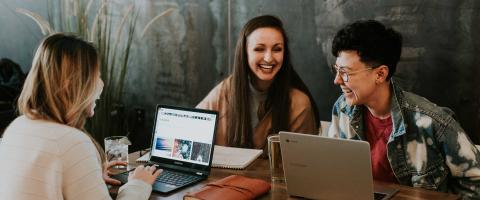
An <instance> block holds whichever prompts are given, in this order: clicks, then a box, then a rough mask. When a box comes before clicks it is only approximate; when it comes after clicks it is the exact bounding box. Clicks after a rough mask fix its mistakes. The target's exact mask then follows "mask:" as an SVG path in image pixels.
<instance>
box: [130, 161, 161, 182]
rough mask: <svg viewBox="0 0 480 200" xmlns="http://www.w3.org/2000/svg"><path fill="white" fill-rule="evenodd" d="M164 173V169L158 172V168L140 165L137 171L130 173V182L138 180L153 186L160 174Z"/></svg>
mask: <svg viewBox="0 0 480 200" xmlns="http://www.w3.org/2000/svg"><path fill="white" fill-rule="evenodd" d="M162 171H163V170H162V169H158V170H157V167H156V166H155V165H153V166H148V165H146V166H143V165H140V166H138V167H137V168H135V170H133V171H132V172H130V173H129V175H128V180H132V179H138V180H142V181H144V182H146V183H148V184H150V185H151V184H153V183H154V182H155V180H156V179H157V177H158V176H159V175H160V173H162Z"/></svg>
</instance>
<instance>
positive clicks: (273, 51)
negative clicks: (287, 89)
mask: <svg viewBox="0 0 480 200" xmlns="http://www.w3.org/2000/svg"><path fill="white" fill-rule="evenodd" d="M247 55H248V65H249V67H250V70H251V71H252V74H254V75H255V76H252V84H253V86H254V87H255V88H256V89H258V90H260V91H265V90H267V89H268V88H269V87H270V85H271V84H272V82H273V80H274V78H275V75H276V74H277V73H278V71H280V68H281V67H282V64H283V55H284V39H283V36H282V33H281V32H280V31H278V30H277V29H274V28H258V29H256V30H255V31H253V32H252V33H251V34H250V35H249V36H248V37H247Z"/></svg>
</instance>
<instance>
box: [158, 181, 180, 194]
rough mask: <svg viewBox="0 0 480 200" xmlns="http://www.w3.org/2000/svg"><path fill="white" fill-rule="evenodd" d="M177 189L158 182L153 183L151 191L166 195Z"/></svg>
mask: <svg viewBox="0 0 480 200" xmlns="http://www.w3.org/2000/svg"><path fill="white" fill-rule="evenodd" d="M177 188H178V186H175V185H171V184H167V183H161V182H158V181H157V182H155V183H154V184H153V185H152V190H153V191H158V192H161V193H168V192H171V191H172V190H175V189H177Z"/></svg>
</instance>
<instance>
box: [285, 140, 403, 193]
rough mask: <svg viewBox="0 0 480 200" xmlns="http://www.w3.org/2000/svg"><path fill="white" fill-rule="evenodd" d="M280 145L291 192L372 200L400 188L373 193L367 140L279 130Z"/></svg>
mask: <svg viewBox="0 0 480 200" xmlns="http://www.w3.org/2000/svg"><path fill="white" fill-rule="evenodd" d="M280 147H281V152H282V159H283V170H284V173H285V178H286V183H287V191H288V194H289V195H292V196H300V197H306V198H311V199H368V200H371V199H389V198H390V197H392V196H393V195H394V194H395V192H396V191H398V190H396V189H387V188H385V189H382V191H375V194H374V186H373V177H372V169H371V163H370V145H369V144H368V142H365V141H357V140H344V139H336V138H328V137H322V136H316V135H305V134H298V133H289V132H280ZM374 197H375V198H374Z"/></svg>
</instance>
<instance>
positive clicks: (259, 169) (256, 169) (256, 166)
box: [111, 152, 460, 200]
mask: <svg viewBox="0 0 480 200" xmlns="http://www.w3.org/2000/svg"><path fill="white" fill-rule="evenodd" d="M138 157H139V153H138V152H135V153H131V154H130V155H129V161H130V165H129V167H135V166H137V165H138V164H137V163H135V160H136V159H137V158H138ZM231 174H238V175H243V176H247V177H251V178H258V179H263V180H266V181H268V182H270V171H269V164H268V160H266V159H257V160H256V161H254V162H253V163H252V164H251V165H250V166H248V167H247V168H246V169H245V170H231V169H220V168H212V171H211V174H210V176H209V178H208V179H207V180H205V181H203V182H200V183H197V184H195V185H192V186H189V187H187V188H184V189H181V190H179V191H177V192H174V193H172V194H168V195H163V194H158V193H155V192H153V193H152V195H151V197H150V199H152V200H153V199H159V200H160V199H162V200H166V199H172V200H173V199H175V200H178V199H183V195H185V194H186V193H187V192H193V191H196V190H199V189H200V188H202V187H203V186H204V185H205V184H206V183H208V182H210V181H215V180H218V179H221V178H224V177H227V176H229V175H231ZM271 184H272V188H271V190H270V192H269V193H268V194H266V195H264V196H262V197H261V198H259V199H297V198H294V197H290V196H289V195H288V193H287V187H286V185H285V183H271ZM374 185H375V187H376V188H396V189H399V191H398V193H396V194H395V196H394V197H393V198H392V200H400V199H415V200H419V199H424V200H427V199H429V200H430V199H435V200H440V199H447V200H448V199H452V200H453V199H460V197H459V196H457V195H454V194H449V193H442V192H435V191H430V190H425V189H420V188H413V187H408V186H402V185H397V184H391V183H383V182H377V181H375V182H374ZM116 189H118V187H117V188H114V189H113V190H111V191H113V192H114V191H115V190H116Z"/></svg>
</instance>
